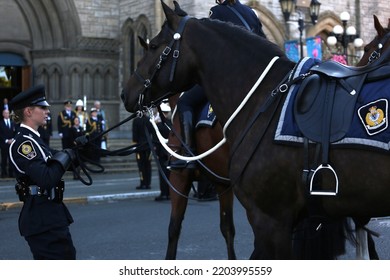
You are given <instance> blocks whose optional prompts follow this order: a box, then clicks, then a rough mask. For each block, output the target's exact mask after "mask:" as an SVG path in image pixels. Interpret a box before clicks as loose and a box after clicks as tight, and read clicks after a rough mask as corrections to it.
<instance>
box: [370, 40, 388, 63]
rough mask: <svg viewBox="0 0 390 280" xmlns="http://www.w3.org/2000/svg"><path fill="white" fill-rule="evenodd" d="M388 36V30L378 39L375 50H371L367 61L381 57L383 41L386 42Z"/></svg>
mask: <svg viewBox="0 0 390 280" xmlns="http://www.w3.org/2000/svg"><path fill="white" fill-rule="evenodd" d="M389 37H390V32H389V33H387V34H386V35H385V36H383V38H382V39H381V40H380V41H379V43H378V46H377V48H376V50H375V51H373V52H372V53H371V55H370V57H369V58H368V63H371V62H373V61H374V60H377V59H378V58H380V57H381V53H382V50H383V46H384V45H385V43H386V42H387V40H388V39H389Z"/></svg>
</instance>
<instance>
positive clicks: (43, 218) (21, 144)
mask: <svg viewBox="0 0 390 280" xmlns="http://www.w3.org/2000/svg"><path fill="white" fill-rule="evenodd" d="M53 153H55V151H51V150H50V149H49V147H47V146H46V144H45V143H44V142H43V140H42V139H41V138H40V137H39V135H38V134H36V132H34V130H32V129H30V128H28V127H27V126H25V125H23V124H22V125H21V126H20V128H19V129H18V134H17V135H16V137H15V141H14V142H13V143H12V144H11V146H10V158H11V162H12V163H13V164H14V166H15V168H16V179H17V180H18V181H20V180H22V181H24V182H27V183H28V184H29V185H36V186H38V187H40V188H42V189H44V190H46V191H47V192H50V191H51V189H52V188H54V187H55V186H56V185H58V184H59V182H60V181H61V178H62V176H63V174H64V173H65V170H64V169H63V167H62V166H61V164H60V163H58V162H57V161H51V160H50V158H51V156H52V154H53ZM72 222H73V218H72V216H71V214H70V213H69V211H68V209H67V208H66V206H65V205H64V204H63V203H57V202H53V201H51V200H48V197H47V196H28V197H27V199H26V201H25V202H24V204H23V208H22V211H21V213H20V216H19V230H20V234H21V235H22V236H30V235H34V234H38V233H42V232H45V231H47V230H49V229H54V228H58V227H63V226H68V225H69V224H71V223H72Z"/></svg>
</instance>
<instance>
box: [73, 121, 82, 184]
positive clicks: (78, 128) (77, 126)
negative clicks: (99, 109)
mask: <svg viewBox="0 0 390 280" xmlns="http://www.w3.org/2000/svg"><path fill="white" fill-rule="evenodd" d="M84 134H85V131H84V129H83V127H82V125H81V123H80V119H79V117H75V118H74V124H73V126H72V128H71V130H70V138H71V139H72V144H73V146H74V147H75V146H76V141H75V140H76V138H77V137H79V136H83V135H84ZM77 174H80V167H79V166H78V167H76V170H73V180H78V179H79V177H78V175H77Z"/></svg>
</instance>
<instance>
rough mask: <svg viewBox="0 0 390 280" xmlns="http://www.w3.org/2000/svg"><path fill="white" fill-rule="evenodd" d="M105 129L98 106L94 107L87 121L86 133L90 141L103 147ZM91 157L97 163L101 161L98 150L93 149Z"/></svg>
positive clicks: (98, 147) (97, 146)
mask: <svg viewBox="0 0 390 280" xmlns="http://www.w3.org/2000/svg"><path fill="white" fill-rule="evenodd" d="M102 131H103V120H102V118H101V117H100V116H98V112H97V110H96V108H94V107H92V108H91V111H90V117H89V119H88V122H87V129H86V131H85V132H86V134H87V135H89V141H90V143H91V144H92V145H93V146H94V147H96V148H97V149H100V148H101V144H102V136H101V135H100V134H101V133H102ZM90 159H91V160H93V161H94V162H96V163H99V162H100V154H99V152H97V151H96V150H95V151H93V150H91V153H90Z"/></svg>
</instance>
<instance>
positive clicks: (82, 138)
mask: <svg viewBox="0 0 390 280" xmlns="http://www.w3.org/2000/svg"><path fill="white" fill-rule="evenodd" d="M74 142H75V143H76V145H77V146H85V145H87V144H88V142H89V137H88V135H82V136H79V137H77V138H76V139H75V140H74Z"/></svg>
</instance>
